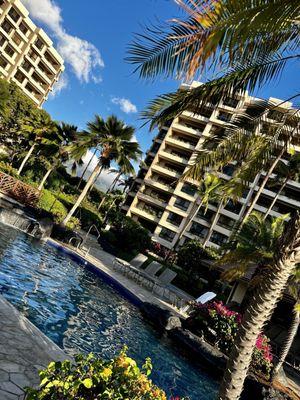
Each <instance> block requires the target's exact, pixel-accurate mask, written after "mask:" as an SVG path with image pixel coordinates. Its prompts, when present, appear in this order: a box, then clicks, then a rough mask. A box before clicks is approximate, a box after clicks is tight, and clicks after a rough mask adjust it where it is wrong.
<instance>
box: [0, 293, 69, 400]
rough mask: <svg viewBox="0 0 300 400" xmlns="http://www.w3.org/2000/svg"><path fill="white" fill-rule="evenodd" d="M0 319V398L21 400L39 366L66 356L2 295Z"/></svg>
mask: <svg viewBox="0 0 300 400" xmlns="http://www.w3.org/2000/svg"><path fill="white" fill-rule="evenodd" d="M0 321H1V326H0V399H1V400H21V399H24V391H23V388H24V387H25V386H35V385H37V384H38V383H39V375H38V371H39V370H40V369H42V368H44V367H46V366H47V365H48V364H49V362H51V361H53V360H56V361H58V360H65V359H66V358H69V357H68V356H67V355H66V354H65V353H64V352H63V351H62V350H61V349H60V348H59V347H58V346H57V345H56V344H54V343H53V342H52V341H51V340H50V339H48V338H47V337H46V336H45V335H44V334H43V333H42V332H41V331H40V330H39V329H37V328H36V327H35V326H34V325H33V324H32V323H31V322H30V321H28V319H27V318H26V317H24V316H23V315H22V314H21V313H19V311H17V309H16V308H15V307H13V306H12V305H11V304H10V303H9V302H8V301H7V300H5V299H4V298H3V297H2V296H1V295H0Z"/></svg>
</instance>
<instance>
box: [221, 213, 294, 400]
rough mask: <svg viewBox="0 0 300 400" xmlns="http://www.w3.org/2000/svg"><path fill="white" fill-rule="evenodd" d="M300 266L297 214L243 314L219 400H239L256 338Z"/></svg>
mask: <svg viewBox="0 0 300 400" xmlns="http://www.w3.org/2000/svg"><path fill="white" fill-rule="evenodd" d="M299 262H300V217H299V214H298V213H297V214H296V215H295V216H293V218H291V220H290V221H289V222H288V223H287V225H286V227H285V231H284V233H283V235H282V237H281V238H280V239H279V241H278V243H277V245H276V252H275V255H274V258H273V259H272V261H271V265H270V268H268V271H267V272H266V273H265V275H264V279H262V280H260V283H259V284H258V286H257V289H256V291H254V294H253V296H252V298H251V300H250V302H249V305H248V307H247V309H246V311H245V313H244V316H243V319H242V323H241V326H240V328H239V331H238V333H237V336H236V340H235V342H234V345H233V348H232V352H231V354H230V357H229V360H228V363H227V366H226V370H225V374H224V377H223V380H222V383H221V386H220V390H219V396H218V399H219V400H236V399H239V398H240V395H241V392H242V390H243V384H244V381H245V378H246V376H247V373H248V368H249V365H250V362H251V358H252V352H253V349H254V346H255V343H256V340H257V337H258V335H259V333H260V332H261V331H262V330H263V327H264V324H265V323H266V321H268V320H269V318H270V317H271V315H272V312H273V310H274V308H275V306H276V304H277V302H278V301H279V299H280V298H281V296H282V294H283V290H284V289H285V288H286V286H287V284H288V280H289V278H290V276H291V275H292V273H293V271H294V270H295V268H296V265H297V264H298V263H299Z"/></svg>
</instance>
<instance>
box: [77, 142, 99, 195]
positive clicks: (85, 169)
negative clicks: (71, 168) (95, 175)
mask: <svg viewBox="0 0 300 400" xmlns="http://www.w3.org/2000/svg"><path fill="white" fill-rule="evenodd" d="M96 153H97V148H96V149H95V150H94V153H93V155H92V157H91V158H90V160H89V162H88V163H87V164H86V167H85V168H84V170H83V172H82V174H81V177H80V181H79V183H78V185H77V189H79V188H80V185H81V182H82V180H83V178H84V175H85V174H86V171H87V170H88V167H89V166H90V164H91V162H92V160H93V158H94V157H95V155H96Z"/></svg>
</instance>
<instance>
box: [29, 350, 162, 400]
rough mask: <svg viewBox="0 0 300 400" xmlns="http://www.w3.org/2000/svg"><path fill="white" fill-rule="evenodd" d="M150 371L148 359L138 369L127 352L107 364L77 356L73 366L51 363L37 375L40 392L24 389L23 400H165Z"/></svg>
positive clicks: (93, 357) (64, 362) (91, 356)
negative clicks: (24, 395) (24, 396)
mask: <svg viewBox="0 0 300 400" xmlns="http://www.w3.org/2000/svg"><path fill="white" fill-rule="evenodd" d="M151 371H152V365H151V361H150V359H146V361H145V363H144V365H143V367H142V368H141V369H139V368H138V366H137V364H136V362H135V361H134V360H133V359H131V358H129V357H128V356H127V354H126V349H124V350H123V351H122V352H121V353H120V354H119V355H118V356H117V357H116V358H114V359H112V360H108V361H106V360H102V359H99V358H96V357H95V356H94V355H93V354H89V355H88V356H83V355H77V356H76V357H75V362H70V361H63V362H51V363H50V364H49V365H48V367H47V368H46V369H45V370H43V371H41V372H40V386H39V388H38V389H32V388H27V389H26V392H27V397H26V400H41V399H43V400H50V399H51V400H60V399H64V400H81V399H84V400H93V399H96V398H97V399H100V398H101V399H102V398H103V399H119V400H122V399H124V400H125V399H126V400H129V399H130V400H167V397H166V394H165V392H164V391H163V390H161V389H159V388H158V387H157V386H155V385H154V384H153V383H152V381H151V380H150V379H149V376H150V374H151Z"/></svg>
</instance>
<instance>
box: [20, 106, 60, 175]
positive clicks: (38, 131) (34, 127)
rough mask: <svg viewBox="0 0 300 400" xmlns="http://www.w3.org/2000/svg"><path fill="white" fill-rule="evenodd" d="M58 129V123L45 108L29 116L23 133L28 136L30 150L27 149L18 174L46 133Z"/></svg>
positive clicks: (23, 126)
mask: <svg viewBox="0 0 300 400" xmlns="http://www.w3.org/2000/svg"><path fill="white" fill-rule="evenodd" d="M56 131H57V125H56V124H55V122H54V121H52V120H51V117H50V115H49V114H48V113H46V112H45V111H43V110H37V112H36V113H35V114H34V116H31V117H30V118H27V120H26V121H25V122H24V124H23V125H22V134H23V135H24V136H25V137H26V139H27V140H28V144H29V146H30V147H29V150H28V151H27V153H26V155H25V157H24V159H23V161H22V163H21V165H20V167H19V169H18V172H17V174H18V175H20V174H21V172H22V171H23V168H24V167H25V165H26V163H27V161H28V160H29V158H30V156H31V155H32V153H33V151H34V150H35V148H36V147H37V145H38V144H40V143H41V141H42V140H43V137H44V136H45V135H46V134H52V133H55V132H56Z"/></svg>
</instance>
